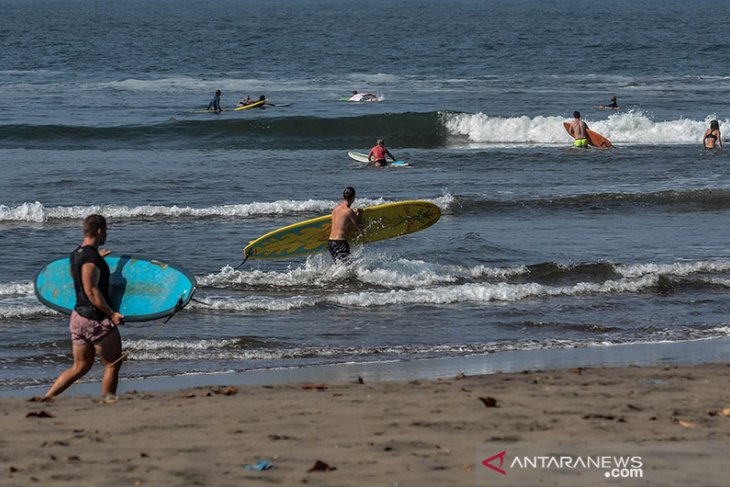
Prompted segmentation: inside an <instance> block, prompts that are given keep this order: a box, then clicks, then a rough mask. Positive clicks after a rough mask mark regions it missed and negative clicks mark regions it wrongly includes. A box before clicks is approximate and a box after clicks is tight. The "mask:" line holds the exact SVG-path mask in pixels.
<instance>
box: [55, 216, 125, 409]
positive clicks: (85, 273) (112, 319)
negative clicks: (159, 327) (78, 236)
mask: <svg viewBox="0 0 730 487" xmlns="http://www.w3.org/2000/svg"><path fill="white" fill-rule="evenodd" d="M106 235H107V225H106V219H105V218H104V217H103V216H101V215H89V216H88V217H86V219H85V220H84V240H83V241H82V242H81V245H79V246H78V247H76V250H74V251H73V252H71V257H70V261H71V276H72V278H73V282H74V290H75V291H76V305H75V306H74V309H73V312H72V313H71V319H70V320H69V330H70V331H71V343H72V351H73V359H74V363H73V366H72V367H71V368H70V369H68V370H66V371H65V372H63V373H61V375H59V376H58V378H57V379H56V381H55V382H54V383H53V386H51V388H50V389H49V390H48V392H47V393H46V395H45V397H44V399H45V400H51V399H52V398H53V397H54V396H57V395H58V394H61V393H62V392H63V391H65V390H66V389H68V387H69V386H70V385H71V384H73V383H74V382H76V381H77V380H78V379H80V378H81V377H83V376H84V375H86V373H87V372H88V371H89V370H90V369H91V366H92V365H94V356H95V355H96V354H97V353H98V354H99V356H100V357H101V360H102V362H103V363H104V377H103V378H102V381H101V394H102V396H103V397H104V401H105V402H113V401H114V400H115V399H116V396H114V395H115V394H116V392H117V383H118V382H119V369H120V368H121V367H122V362H121V360H120V358H121V357H122V338H121V336H120V334H119V328H117V327H118V326H119V325H121V324H123V322H124V315H121V314H119V313H118V312H117V311H114V310H113V309H111V307H110V306H109V266H108V265H107V263H106V262H105V261H104V256H106V255H109V253H110V252H111V251H110V250H106V249H101V250H99V246H100V245H104V243H105V242H106Z"/></svg>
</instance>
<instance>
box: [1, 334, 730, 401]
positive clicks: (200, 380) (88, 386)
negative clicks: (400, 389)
mask: <svg viewBox="0 0 730 487" xmlns="http://www.w3.org/2000/svg"><path fill="white" fill-rule="evenodd" d="M728 360H730V337H728V338H714V339H705V340H694V341H685V342H659V343H639V344H626V345H607V346H595V347H583V348H558V349H548V350H520V351H511V352H497V353H491V354H485V355H471V356H464V357H449V358H432V359H420V360H410V361H387V362H356V363H344V364H343V363H340V364H329V365H312V366H304V367H292V368H279V369H252V370H247V371H242V372H223V373H212V374H190V375H176V376H158V377H150V378H139V379H127V378H125V377H124V368H122V374H121V377H120V384H119V390H118V392H119V394H124V393H125V392H129V391H169V390H180V389H188V388H192V387H205V386H216V385H218V386H221V385H235V386H255V385H275V384H276V385H278V384H294V383H302V382H351V381H355V380H357V379H358V377H361V378H363V379H364V380H365V381H368V382H373V381H407V380H430V379H439V378H445V377H454V376H457V375H459V374H466V375H469V376H471V375H485V374H495V373H510V372H521V371H525V370H541V369H550V370H558V369H569V368H573V367H622V366H623V367H625V366H632V365H636V366H649V365H659V364H672V365H677V364H684V365H686V364H701V363H717V362H724V361H728ZM69 366H70V361H69ZM100 371H101V366H100V365H99V363H98V361H97V363H96V364H95V365H94V367H93V368H92V369H91V371H90V372H89V376H91V377H93V378H94V379H91V380H89V381H88V382H82V383H77V384H74V385H73V386H72V387H71V388H70V389H69V390H68V391H66V392H64V394H63V396H78V395H98V394H99V388H100V380H101V379H100ZM97 376H99V378H97ZM48 387H50V383H49V384H47V385H44V386H33V387H28V388H23V389H8V390H0V398H5V397H25V398H27V397H32V396H38V395H43V394H44V393H45V392H46V390H47V389H48Z"/></svg>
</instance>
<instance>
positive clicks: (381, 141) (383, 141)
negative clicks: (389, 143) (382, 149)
mask: <svg viewBox="0 0 730 487" xmlns="http://www.w3.org/2000/svg"><path fill="white" fill-rule="evenodd" d="M375 143H376V144H378V145H383V144H385V139H378V140H377V141H376V142H375Z"/></svg>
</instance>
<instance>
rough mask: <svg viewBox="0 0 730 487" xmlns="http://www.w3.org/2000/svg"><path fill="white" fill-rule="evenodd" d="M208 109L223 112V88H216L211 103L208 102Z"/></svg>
mask: <svg viewBox="0 0 730 487" xmlns="http://www.w3.org/2000/svg"><path fill="white" fill-rule="evenodd" d="M208 111H209V112H218V113H220V112H222V111H223V110H222V109H221V90H215V96H214V97H213V99H212V100H210V103H208Z"/></svg>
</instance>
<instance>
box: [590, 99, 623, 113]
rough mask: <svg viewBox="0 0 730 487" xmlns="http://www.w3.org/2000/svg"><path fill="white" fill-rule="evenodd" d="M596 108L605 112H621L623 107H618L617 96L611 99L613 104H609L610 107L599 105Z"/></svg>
mask: <svg viewBox="0 0 730 487" xmlns="http://www.w3.org/2000/svg"><path fill="white" fill-rule="evenodd" d="M596 108H600V109H601V110H605V109H608V110H620V109H621V107H620V106H618V99H617V98H616V96H612V97H611V103H609V104H608V105H598V106H597V107H596Z"/></svg>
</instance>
